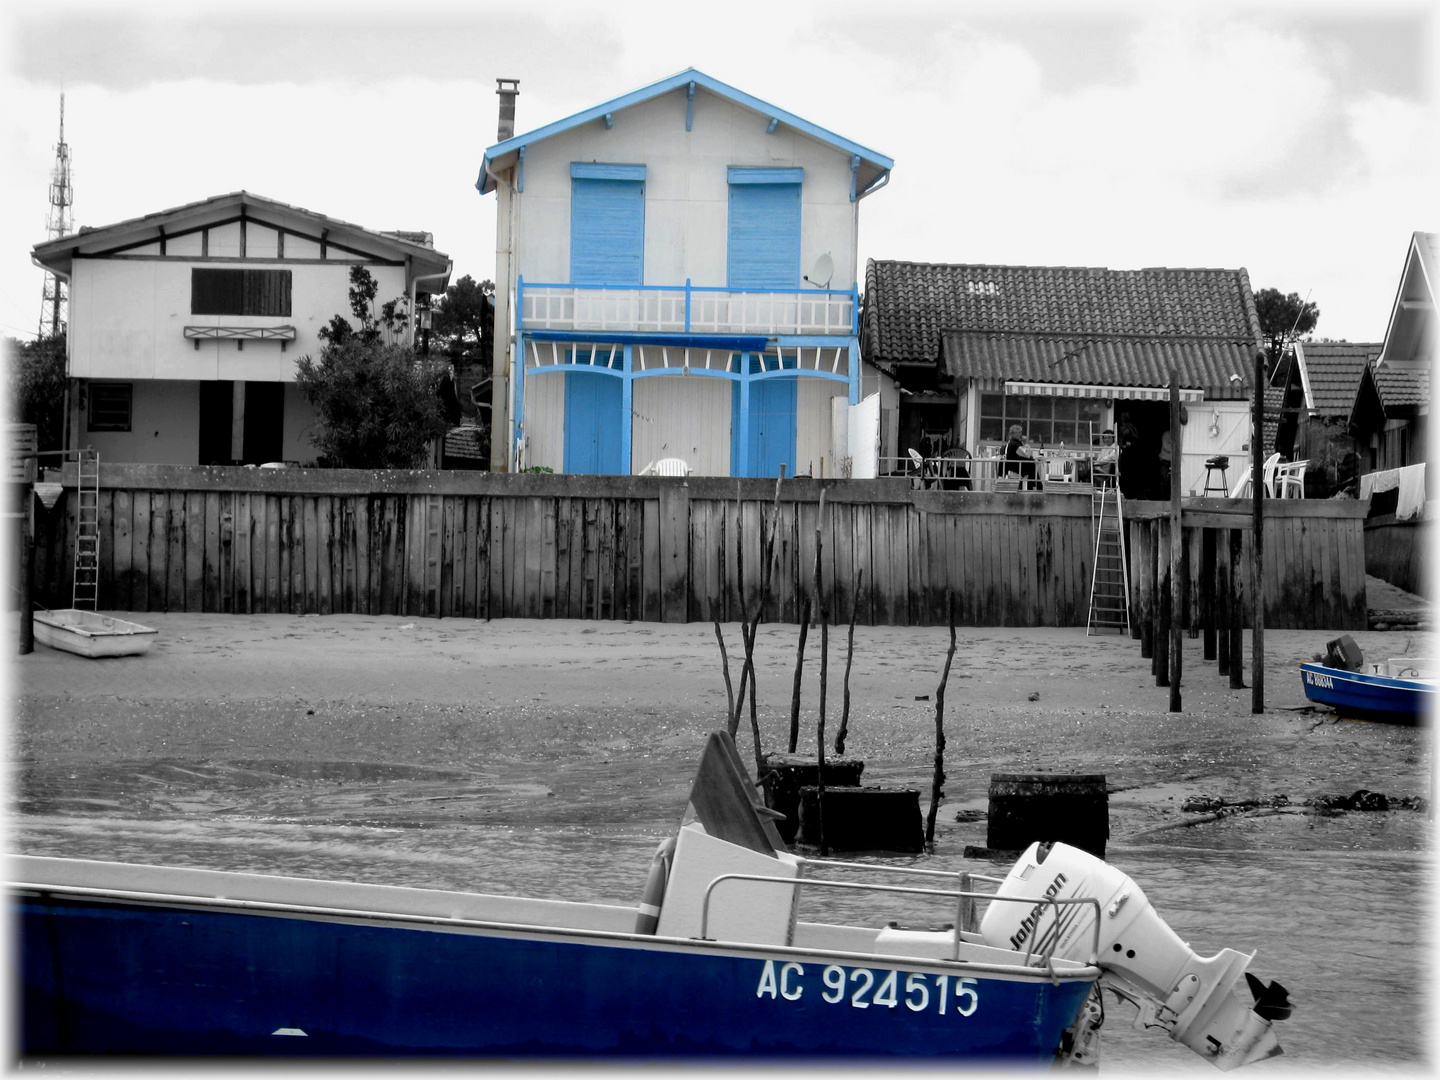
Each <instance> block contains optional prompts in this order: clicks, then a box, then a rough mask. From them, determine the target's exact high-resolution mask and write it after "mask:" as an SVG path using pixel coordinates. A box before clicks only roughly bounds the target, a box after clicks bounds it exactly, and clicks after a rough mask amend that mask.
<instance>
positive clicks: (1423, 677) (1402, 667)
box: [1300, 658, 1437, 724]
mask: <svg viewBox="0 0 1440 1080" xmlns="http://www.w3.org/2000/svg"><path fill="white" fill-rule="evenodd" d="M1368 668H1369V670H1366V671H1349V670H1347V669H1345V668H1341V667H1331V666H1328V665H1326V664H1322V663H1319V662H1318V661H1317V662H1313V663H1302V664H1301V665H1300V678H1301V680H1302V682H1303V685H1304V687H1305V696H1306V697H1307V698H1309V699H1310V700H1311V701H1313V702H1315V703H1316V704H1318V705H1326V706H1328V707H1330V708H1331V709H1334V710H1335V712H1336V713H1337V714H1338V715H1340V716H1342V717H1353V718H1355V719H1359V720H1388V721H1391V722H1393V723H1410V724H1413V723H1416V722H1418V721H1420V720H1421V719H1423V718H1424V717H1426V716H1428V715H1430V714H1431V712H1432V710H1433V709H1434V707H1435V692H1436V688H1437V680H1436V679H1435V678H1433V677H1431V676H1430V675H1429V673H1430V672H1432V671H1434V670H1435V666H1434V664H1433V662H1431V661H1424V660H1413V659H1410V660H1407V659H1404V658H1400V659H1393V660H1388V661H1386V662H1385V663H1383V664H1370V665H1368Z"/></svg>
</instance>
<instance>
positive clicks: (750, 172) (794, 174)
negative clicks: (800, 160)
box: [727, 165, 805, 184]
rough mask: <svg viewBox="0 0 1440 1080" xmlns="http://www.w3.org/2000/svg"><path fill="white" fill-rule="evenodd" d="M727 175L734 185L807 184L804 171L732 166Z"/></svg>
mask: <svg viewBox="0 0 1440 1080" xmlns="http://www.w3.org/2000/svg"><path fill="white" fill-rule="evenodd" d="M727 175H728V176H729V178H730V183H732V184H801V183H804V182H805V170H804V169H777V168H760V169H751V168H746V167H744V166H740V165H731V166H729V168H728V169H727Z"/></svg>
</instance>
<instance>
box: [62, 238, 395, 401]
mask: <svg viewBox="0 0 1440 1080" xmlns="http://www.w3.org/2000/svg"><path fill="white" fill-rule="evenodd" d="M258 231H259V230H257V229H255V228H254V227H252V228H251V229H250V233H251V234H254V233H256V232H258ZM219 232H221V230H212V233H211V245H210V250H211V252H212V259H213V258H214V254H213V253H214V251H215V248H216V246H217V236H216V234H217V233H219ZM253 242H254V241H252V240H251V239H250V238H249V237H248V236H247V242H246V250H247V252H248V251H250V250H251V244H252V243H253ZM293 243H295V241H294V240H293V238H291V237H287V238H286V254H287V255H288V254H289V253H290V248H291V246H292V244H293ZM218 244H219V246H221V247H222V248H223V247H224V246H225V242H224V238H223V237H220V238H219V239H218ZM168 246H169V245H167V249H168ZM262 249H263V248H262ZM197 265H203V266H205V267H207V268H214V269H224V268H243V267H246V266H251V267H256V268H265V269H272V268H273V269H288V270H290V271H291V273H292V278H291V290H290V296H291V305H292V306H291V314H290V315H289V316H288V317H285V316H264V317H261V316H253V315H252V316H244V315H192V314H191V313H190V271H191V269H192V268H193V267H195V266H197ZM350 265H351V264H350V263H349V262H342V261H340V260H339V259H332V260H329V261H328V262H326V263H320V262H310V263H301V262H288V261H286V262H276V261H274V260H273V259H272V260H270V261H267V262H259V261H255V260H240V259H238V258H237V259H236V260H235V261H233V262H214V261H207V262H205V263H196V262H195V261H193V260H191V259H186V258H184V257H177V256H170V257H163V258H162V257H159V256H155V257H145V258H111V259H86V258H77V259H76V260H75V264H74V273H73V275H72V278H71V282H70V339H69V349H70V374H71V375H72V376H73V377H75V378H81V379H87V378H89V379H173V380H192V379H194V380H203V379H240V380H245V381H250V380H256V381H261V382H288V381H293V379H294V378H295V361H296V360H297V359H299V358H300V357H301V356H304V355H306V354H307V353H308V354H311V355H314V354H317V353H318V352H319V351H320V347H321V344H322V342H321V341H320V339H319V338H318V337H317V336H316V334H317V332H318V331H319V330H320V329H321V328H322V327H324V326H326V325H327V324H328V323H329V322H330V319H331V317H332V316H334V315H337V314H343V315H346V316H348V315H349V312H350V301H349V295H348V294H349V288H350V280H349V274H350ZM370 272H371V274H372V275H373V276H374V277H375V280H376V282H377V283H378V284H379V289H378V291H377V293H376V303H377V304H379V303H383V302H384V301H386V300H389V299H392V298H394V297H396V296H399V295H402V294H403V293H404V292H405V270H404V268H403V267H395V266H371V267H370ZM186 326H293V327H295V340H294V341H292V342H289V343H287V345H286V347H285V351H284V352H283V353H282V352H281V351H280V343H279V342H278V341H264V342H261V341H247V342H246V343H245V347H244V349H239V348H237V346H236V343H235V342H234V341H201V342H200V348H199V350H198V351H197V350H196V348H195V342H194V341H191V340H188V339H186V337H185V333H184V329H185V327H186Z"/></svg>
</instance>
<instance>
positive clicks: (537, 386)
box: [522, 372, 565, 473]
mask: <svg viewBox="0 0 1440 1080" xmlns="http://www.w3.org/2000/svg"><path fill="white" fill-rule="evenodd" d="M524 437H525V441H526V447H525V460H524V462H523V463H522V464H523V465H524V467H525V468H527V469H528V468H532V467H534V466H536V465H544V466H546V467H547V468H550V469H554V470H555V471H556V472H557V473H558V472H564V471H565V376H564V375H563V374H562V373H560V372H550V373H547V374H544V375H527V376H526V377H525V435H524Z"/></svg>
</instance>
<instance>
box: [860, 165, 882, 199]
mask: <svg viewBox="0 0 1440 1080" xmlns="http://www.w3.org/2000/svg"><path fill="white" fill-rule="evenodd" d="M888 183H890V170H889V169H886V170H885V171H884V172H882V173H880V174H879V175H878V176H876V177H875V179H874V180H871V181H870V183H868V184H866V185H865V186H864V187H863V188H861V189H860V190H859V191H857V192H856V193H855V201H856V202H859V201H860V200H861V199H863V198H864V197H865V196H866V195H869V194H870V193H872V192H875V191H879V190H880V189H881V188H882V187H884V186H885V185H886V184H888Z"/></svg>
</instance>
